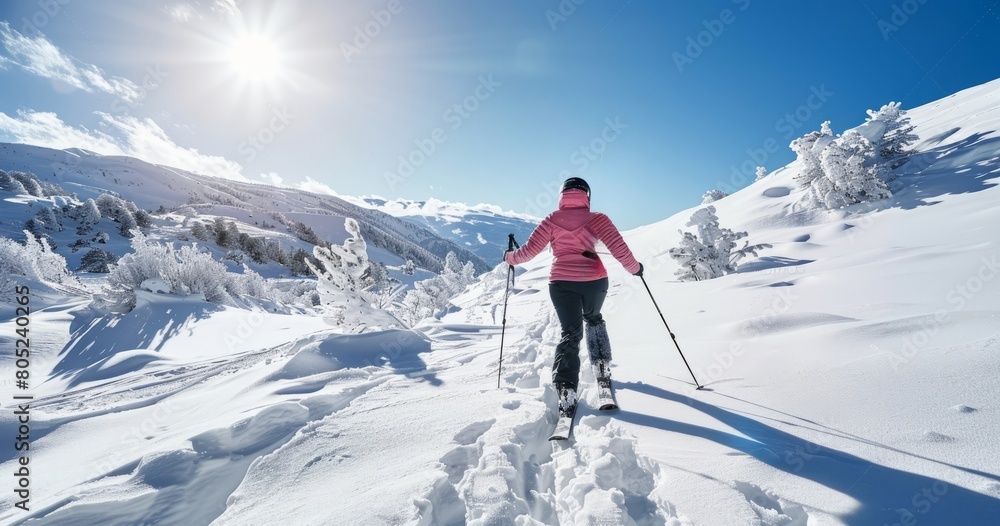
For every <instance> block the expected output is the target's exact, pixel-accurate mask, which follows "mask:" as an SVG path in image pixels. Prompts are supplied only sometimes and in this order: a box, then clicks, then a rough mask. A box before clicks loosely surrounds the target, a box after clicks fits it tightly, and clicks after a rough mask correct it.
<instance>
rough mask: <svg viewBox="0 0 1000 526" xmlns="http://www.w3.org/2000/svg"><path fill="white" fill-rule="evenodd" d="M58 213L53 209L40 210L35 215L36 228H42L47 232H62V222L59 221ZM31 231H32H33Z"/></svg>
mask: <svg viewBox="0 0 1000 526" xmlns="http://www.w3.org/2000/svg"><path fill="white" fill-rule="evenodd" d="M59 215H60V214H59V212H57V211H56V209H53V208H42V209H41V210H39V211H38V213H36V214H35V221H36V224H37V226H36V227H35V228H34V229H37V228H39V227H40V228H43V229H44V230H46V231H49V232H61V231H62V230H63V226H62V222H61V221H60V220H59ZM34 229H33V230H34Z"/></svg>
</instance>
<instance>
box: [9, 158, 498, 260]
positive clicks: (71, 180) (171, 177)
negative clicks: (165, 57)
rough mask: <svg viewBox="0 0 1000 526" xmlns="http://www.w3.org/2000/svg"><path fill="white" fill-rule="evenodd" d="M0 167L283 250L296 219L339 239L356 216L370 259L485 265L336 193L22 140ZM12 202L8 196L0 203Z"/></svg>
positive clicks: (16, 229)
mask: <svg viewBox="0 0 1000 526" xmlns="http://www.w3.org/2000/svg"><path fill="white" fill-rule="evenodd" d="M0 169H2V170H5V171H23V172H30V173H33V174H35V175H36V176H37V177H38V178H39V179H40V180H41V181H43V182H47V183H52V184H57V185H59V186H61V187H62V188H64V189H65V190H66V191H67V192H70V193H73V194H76V195H77V196H78V198H79V199H80V200H85V199H87V198H97V197H98V196H100V195H101V194H103V193H113V194H114V195H117V196H120V197H122V198H124V199H128V200H131V201H133V202H134V203H135V204H136V205H137V206H138V207H139V208H143V209H147V210H156V209H158V208H159V207H161V206H163V207H166V208H167V209H176V208H177V207H179V206H181V205H189V207H190V208H191V209H192V210H194V211H196V212H197V213H198V214H200V215H202V216H205V217H206V218H209V219H210V218H213V217H223V218H226V219H228V220H234V221H236V222H238V224H239V225H240V226H242V229H241V231H254V233H255V234H257V235H261V236H266V237H273V238H276V239H277V240H278V241H279V242H280V243H282V244H283V245H284V246H286V248H291V247H298V246H299V245H300V244H301V243H298V240H297V239H296V236H294V235H286V234H290V233H291V232H292V231H293V226H294V225H293V224H294V223H297V222H298V223H302V224H304V225H306V226H308V227H309V228H311V229H312V230H313V231H314V232H315V234H316V235H318V236H319V238H321V239H323V240H326V241H329V242H332V243H340V242H342V241H343V240H344V239H345V238H346V237H347V233H346V231H345V230H344V218H345V217H354V218H356V219H357V220H358V221H359V222H360V223H361V225H362V231H363V232H364V234H365V236H366V239H368V241H369V243H370V244H372V245H374V246H375V247H378V248H379V249H382V250H381V251H377V254H376V255H375V259H376V260H377V261H381V262H383V263H385V264H387V265H390V266H398V265H401V264H403V263H405V262H406V260H407V259H412V260H413V261H414V263H416V264H417V266H418V267H420V268H424V269H427V270H429V271H431V272H440V270H441V268H442V265H443V261H444V257H445V255H446V254H447V253H448V252H449V251H454V252H455V253H456V255H458V256H459V259H460V260H461V261H463V262H465V261H472V263H473V265H474V266H475V267H476V270H477V271H478V272H483V271H485V270H487V269H489V268H491V265H487V263H486V262H485V261H484V260H482V259H481V258H480V257H478V256H477V255H475V254H474V253H472V252H471V251H468V250H466V248H464V247H462V246H459V245H457V244H455V243H453V242H451V241H449V240H448V239H445V238H442V237H440V236H438V235H436V234H434V233H433V232H431V231H429V230H428V229H426V228H422V227H420V226H417V225H415V224H413V223H412V222H408V221H402V220H400V219H398V218H395V217H393V216H390V215H388V214H384V213H382V212H379V211H377V210H371V209H369V208H362V207H360V206H357V205H355V204H352V203H349V202H347V201H344V200H343V199H340V198H338V197H336V196H330V195H323V194H315V193H311V192H306V191H302V190H297V189H291V188H278V187H274V186H269V185H265V184H257V183H251V182H241V181H232V180H226V179H220V178H215V177H206V176H202V175H198V174H194V173H191V172H187V171H184V170H178V169H175V168H171V167H167V166H159V165H153V164H149V163H146V162H144V161H141V160H139V159H135V158H132V157H123V156H107V155H99V154H95V153H93V152H88V151H85V150H80V149H68V150H52V149H48V148H41V147H37V146H29V145H23V144H3V143H0ZM12 204H13V202H10V201H8V204H6V205H5V208H6V207H10V206H11V205H12ZM24 204H30V203H24ZM15 215H23V214H15ZM262 223H263V224H265V225H266V224H271V225H272V227H271V232H273V234H267V233H266V232H264V230H267V227H261V224H262ZM21 224H23V220H22V221H21V222H20V223H19V222H18V221H3V222H2V224H0V235H3V236H7V237H17V238H20V237H23V236H22V235H21V234H20V230H21ZM157 226H158V227H160V228H162V229H166V230H171V229H173V230H176V231H178V233H179V232H180V231H182V230H185V229H187V228H189V227H190V225H189V224H188V222H186V221H180V222H177V221H170V220H165V221H161V222H160V223H158V225H157ZM279 226H280V227H281V228H277V227H279ZM67 236H68V234H67ZM63 237H66V236H63ZM68 241H70V240H68V239H67V242H68ZM126 246H127V245H126ZM119 255H120V254H119Z"/></svg>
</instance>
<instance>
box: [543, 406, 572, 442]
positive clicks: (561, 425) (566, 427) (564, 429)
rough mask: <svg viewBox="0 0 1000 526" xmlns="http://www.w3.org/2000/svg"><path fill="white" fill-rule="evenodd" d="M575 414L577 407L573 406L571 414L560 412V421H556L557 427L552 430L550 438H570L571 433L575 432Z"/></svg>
mask: <svg viewBox="0 0 1000 526" xmlns="http://www.w3.org/2000/svg"><path fill="white" fill-rule="evenodd" d="M574 416H576V408H573V412H572V413H571V414H568V415H563V414H560V415H559V421H558V422H556V429H555V431H553V432H552V436H550V437H549V440H569V437H570V435H571V434H572V433H573V422H574V420H575V419H574Z"/></svg>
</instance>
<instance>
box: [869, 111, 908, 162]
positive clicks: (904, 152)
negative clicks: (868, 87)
mask: <svg viewBox="0 0 1000 526" xmlns="http://www.w3.org/2000/svg"><path fill="white" fill-rule="evenodd" d="M866 122H867V123H878V124H881V126H882V127H884V130H883V131H882V133H881V137H868V139H869V140H870V141H871V142H872V144H873V147H874V149H875V153H876V155H877V156H878V159H879V161H881V162H883V163H887V164H888V165H889V167H890V168H897V167H899V166H901V165H902V164H903V163H904V162H905V161H906V158H907V157H908V156H909V155H910V153H911V151H910V146H911V145H912V144H913V143H914V142H915V141H916V140H917V138H918V137H917V136H916V135H914V133H913V130H914V128H915V126H913V125H912V124H910V118H909V117H907V116H906V111H905V110H903V109H901V108H900V103H898V102H890V103H889V104H886V105H885V106H882V107H881V108H879V110H878V111H875V110H868V119H866Z"/></svg>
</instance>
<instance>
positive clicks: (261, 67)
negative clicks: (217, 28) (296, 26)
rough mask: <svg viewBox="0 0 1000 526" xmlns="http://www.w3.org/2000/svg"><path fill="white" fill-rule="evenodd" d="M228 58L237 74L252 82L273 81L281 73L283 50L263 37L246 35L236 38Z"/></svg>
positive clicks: (231, 45)
mask: <svg viewBox="0 0 1000 526" xmlns="http://www.w3.org/2000/svg"><path fill="white" fill-rule="evenodd" d="M226 58H227V60H228V62H229V65H230V66H231V67H232V68H233V69H234V70H235V71H236V73H237V74H239V76H240V77H242V78H243V79H244V80H247V81H250V82H265V81H269V80H273V79H274V78H275V77H276V76H278V75H279V74H280V73H281V62H282V57H281V49H280V48H279V47H278V45H277V44H276V43H275V41H274V40H272V39H270V38H268V37H266V36H263V35H252V34H244V35H240V36H239V37H237V38H235V39H234V40H233V41H232V42H231V43H230V45H229V49H228V53H227V56H226Z"/></svg>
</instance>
